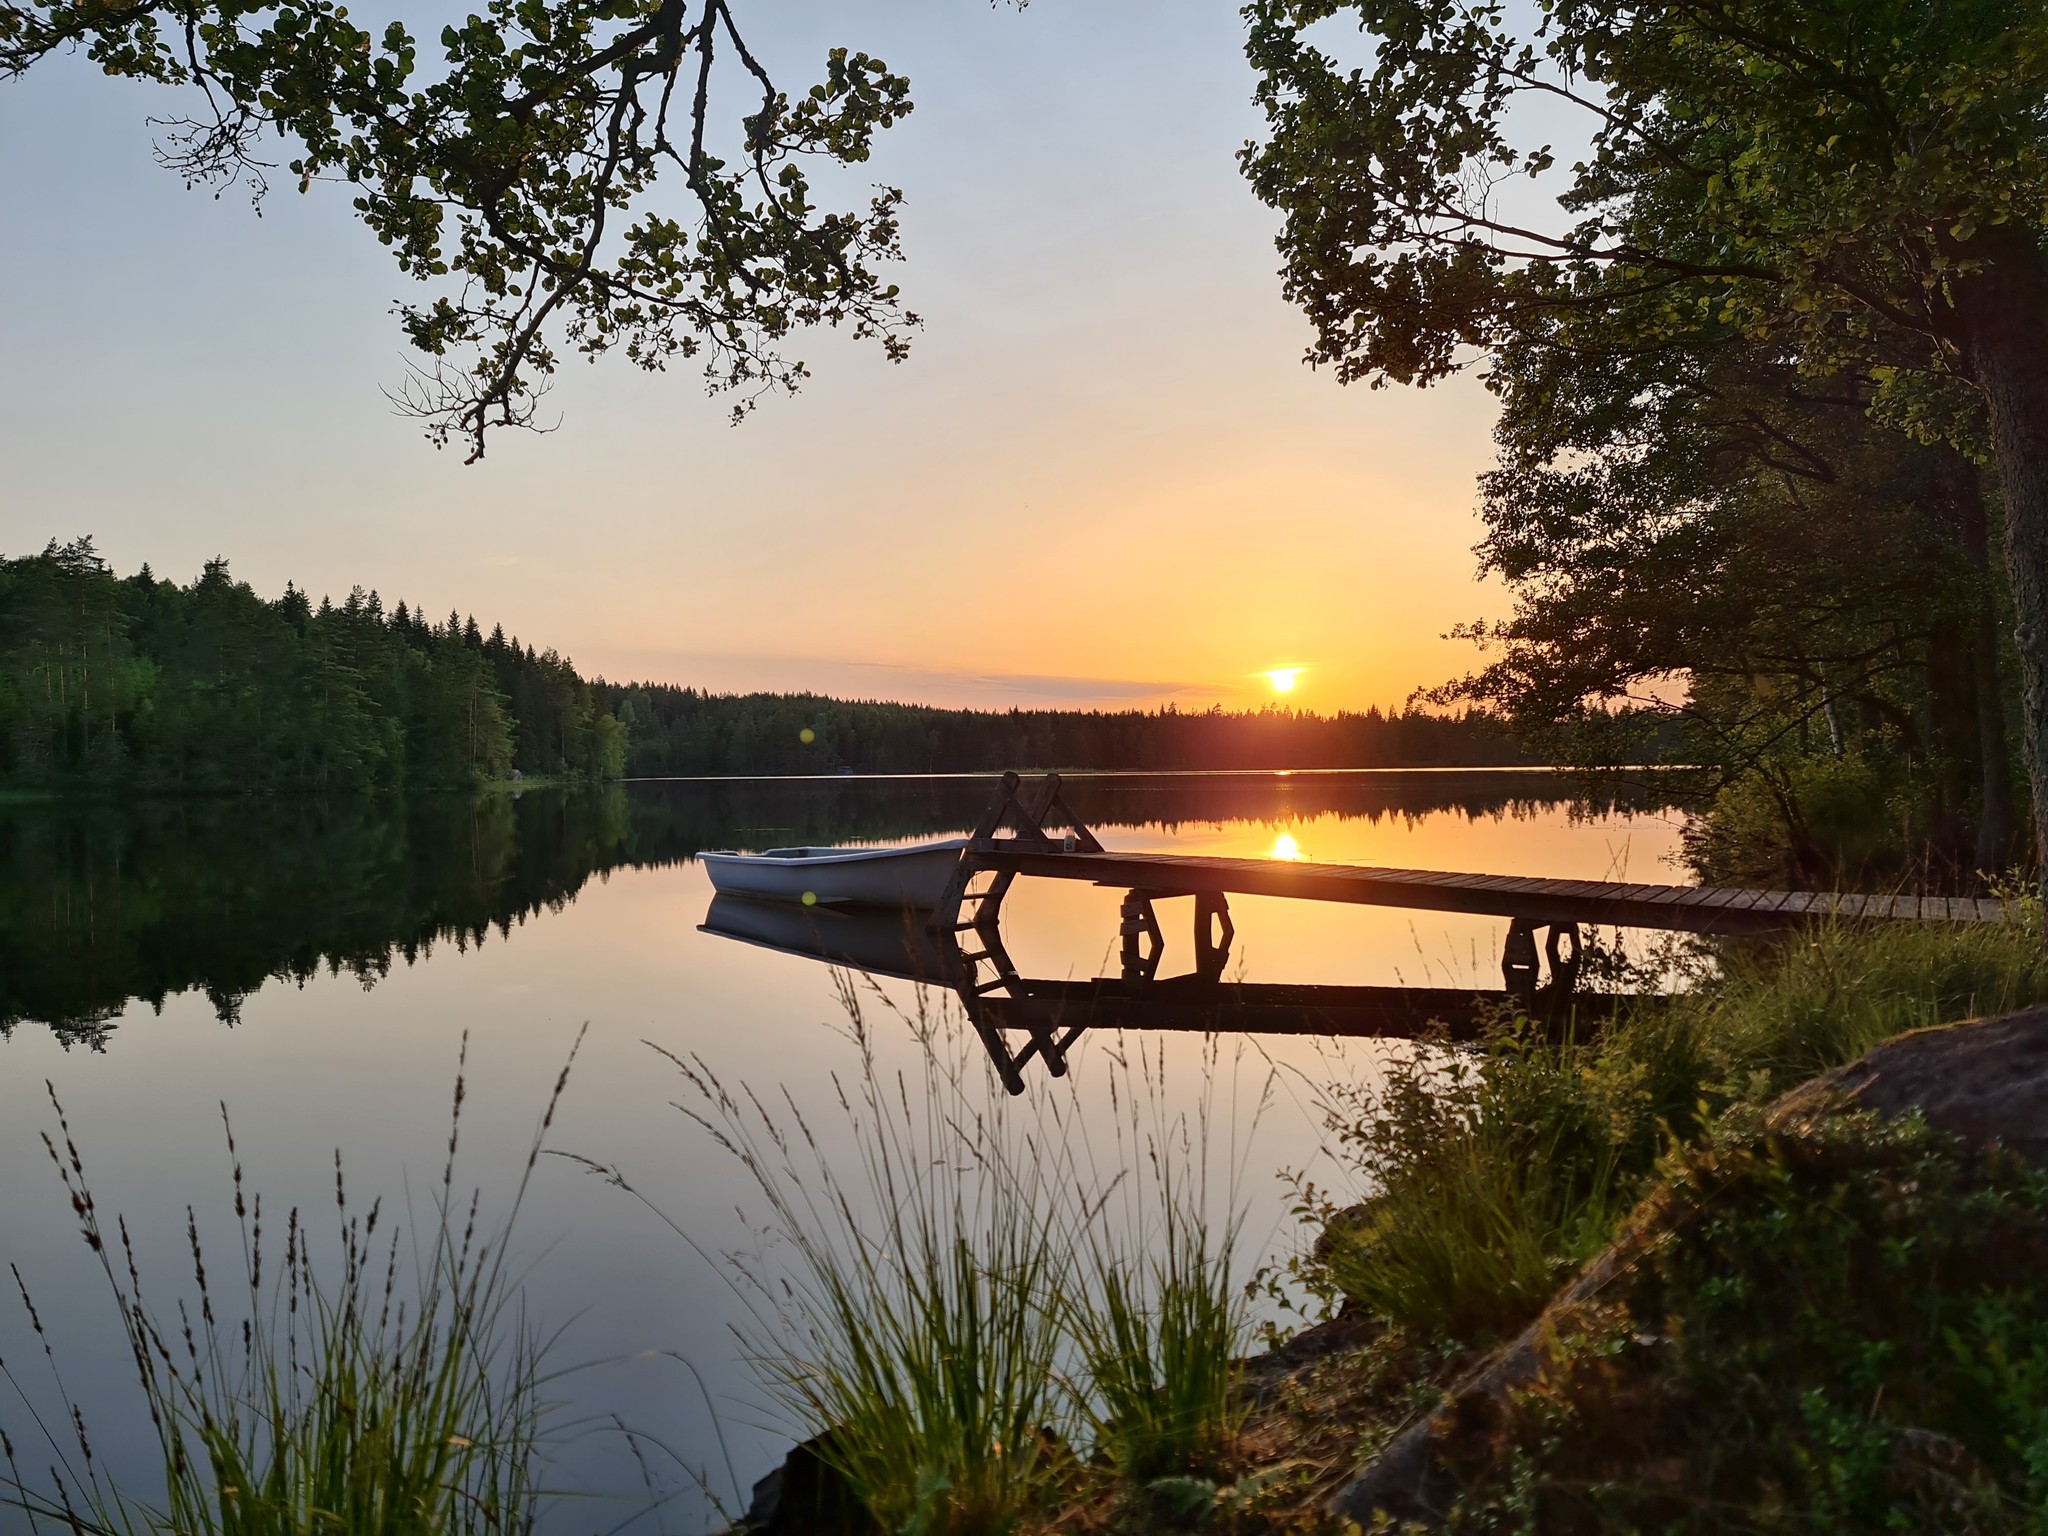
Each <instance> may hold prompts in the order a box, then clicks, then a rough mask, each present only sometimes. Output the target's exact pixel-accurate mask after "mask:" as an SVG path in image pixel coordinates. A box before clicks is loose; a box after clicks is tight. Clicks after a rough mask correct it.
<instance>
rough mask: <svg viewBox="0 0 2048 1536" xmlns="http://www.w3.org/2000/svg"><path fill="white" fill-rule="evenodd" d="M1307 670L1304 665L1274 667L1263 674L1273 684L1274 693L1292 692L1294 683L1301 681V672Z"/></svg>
mask: <svg viewBox="0 0 2048 1536" xmlns="http://www.w3.org/2000/svg"><path fill="white" fill-rule="evenodd" d="M1307 670H1308V668H1306V667H1275V668H1274V669H1273V670H1272V671H1270V672H1268V673H1266V674H1265V676H1266V681H1267V682H1269V683H1271V684H1272V685H1273V691H1274V692H1275V693H1292V692H1294V685H1295V684H1296V683H1298V682H1300V681H1301V674H1302V673H1304V672H1306V671H1307Z"/></svg>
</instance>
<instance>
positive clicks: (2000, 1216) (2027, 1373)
mask: <svg viewBox="0 0 2048 1536" xmlns="http://www.w3.org/2000/svg"><path fill="white" fill-rule="evenodd" d="M1670 1174H1671V1177H1670V1184H1669V1190H1668V1203H1667V1204H1666V1205H1665V1207H1664V1209H1665V1214H1664V1216H1663V1217H1662V1218H1661V1224H1662V1225H1663V1226H1665V1227H1668V1228H1670V1229H1673V1230H1675V1231H1676V1232H1677V1233H1678V1237H1679V1240H1677V1241H1672V1242H1661V1243H1655V1244H1652V1245H1650V1246H1649V1247H1648V1248H1647V1249H1646V1251H1645V1254H1644V1256H1643V1257H1642V1258H1641V1259H1639V1260H1638V1261H1637V1262H1636V1263H1635V1264H1634V1265H1632V1266H1631V1267H1629V1268H1628V1269H1626V1270H1624V1271H1623V1272H1622V1273H1621V1274H1619V1275H1618V1276H1617V1277H1616V1280H1615V1281H1614V1283H1613V1284H1612V1285H1611V1286H1609V1287H1608V1288H1606V1289H1604V1290H1603V1292H1602V1295H1601V1297H1600V1300H1599V1302H1598V1303H1597V1305H1595V1306H1593V1307H1590V1308H1588V1309H1586V1310H1584V1311H1582V1312H1581V1313H1579V1314H1578V1315H1576V1316H1569V1317H1561V1318H1560V1319H1559V1321H1558V1330H1559V1337H1558V1342H1557V1344H1556V1346H1555V1347H1554V1349H1553V1351H1552V1357H1551V1363H1550V1365H1549V1367H1548V1368H1547V1369H1546V1371H1545V1373H1544V1376H1543V1378H1542V1379H1541V1380H1540V1381H1538V1382H1537V1383H1534V1384H1532V1385H1531V1386H1530V1387H1529V1388H1527V1389H1526V1390H1523V1391H1521V1392H1518V1393H1516V1394H1513V1395H1512V1396H1511V1397H1510V1400H1509V1403H1508V1405H1507V1407H1506V1409H1505V1411H1504V1415H1503V1416H1502V1418H1501V1420H1500V1422H1497V1423H1494V1424H1490V1425H1487V1426H1485V1427H1484V1429H1483V1430H1481V1431H1480V1432H1478V1433H1477V1434H1467V1435H1464V1436H1461V1437H1459V1438H1458V1439H1457V1440H1456V1441H1455V1443H1454V1444H1453V1446H1452V1455H1453V1462H1454V1471H1455V1472H1456V1474H1457V1476H1458V1478H1459V1481H1460V1482H1461V1484H1462V1485H1463V1487H1464V1489H1465V1493H1464V1495H1463V1498H1462V1499H1461V1501H1460V1505H1459V1508H1458V1511H1457V1514H1456V1516H1455V1518H1454V1519H1453V1521H1452V1527H1453V1529H1457V1530H1470V1531H1494V1530H1518V1531H1519V1530H1530V1529H1541V1530H1573V1531H1585V1532H1589V1533H1597V1532H1614V1533H1621V1532H1634V1531H1641V1530H1658V1531H1666V1532H1672V1533H1687V1532H1699V1533H1702V1536H1704V1533H1707V1532H1715V1533H1719V1532H1725V1531H1729V1530H1746V1531H1759V1532H1777V1531H1783V1532H1793V1531H1813V1530H1827V1531H1845V1532H1864V1531H1867V1532H1879V1531H1903V1530H1937V1529H1938V1530H1947V1531H1956V1532H1965V1531H1968V1532H1981V1533H1985V1536H1990V1533H2012V1536H2019V1533H2022V1532H2039V1531H2041V1530H2042V1529H2044V1524H2043V1511H2044V1510H2048V1290H2044V1288H2043V1287H2042V1285H2041V1276H2042V1274H2043V1272H2044V1267H2048V1176H2044V1175H2043V1174H2041V1173H2038V1172H2035V1171H2033V1170H2030V1169H2028V1168H2026V1167H2024V1166H2023V1165H2021V1164H2020V1163H2019V1162H2018V1161H2017V1160H2016V1159H2013V1158H2011V1157H2010V1156H2007V1155H2004V1154H1991V1155H1964V1154H1962V1153H1961V1151H1960V1149H1959V1148H1958V1146H1957V1145H1956V1144H1955V1143H1954V1142H1952V1141H1951V1140H1949V1139H1948V1138H1946V1137H1942V1136H1938V1135H1936V1134H1934V1133H1932V1132H1930V1131H1929V1130H1928V1129H1927V1128H1926V1127H1925V1126H1924V1125H1923V1124H1921V1123H1919V1122H1917V1121H1906V1122H1900V1123H1895V1124H1892V1125H1886V1126H1880V1125H1877V1124H1875V1123H1873V1121H1872V1120H1871V1118H1870V1117H1868V1116H1861V1117H1834V1118H1830V1119H1825V1120H1822V1121H1820V1122H1819V1123H1818V1124H1816V1125H1813V1126H1809V1127H1806V1128H1803V1129H1802V1130H1801V1131H1800V1132H1799V1133H1798V1134H1794V1135H1776V1134H1764V1133H1762V1132H1761V1131H1758V1130H1756V1129H1754V1128H1750V1129H1744V1130H1740V1131H1735V1132H1731V1133H1728V1134H1723V1135H1721V1136H1719V1137H1717V1138H1715V1139H1714V1140H1713V1141H1712V1143H1711V1144H1709V1145H1706V1146H1703V1147H1701V1148H1698V1149H1696V1150H1694V1151H1692V1152H1690V1153H1688V1154H1686V1155H1685V1156H1684V1157H1682V1158H1681V1159H1679V1160H1677V1161H1676V1162H1675V1163H1674V1164H1673V1166H1672V1168H1671V1170H1670ZM1468 1428H1470V1426H1468Z"/></svg>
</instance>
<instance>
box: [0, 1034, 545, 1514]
mask: <svg viewBox="0 0 2048 1536" xmlns="http://www.w3.org/2000/svg"><path fill="white" fill-rule="evenodd" d="M579 1044H580V1037H579ZM466 1054H467V1040H466V1039H465V1041H464V1055H465V1057H466ZM574 1057H575V1052H574V1050H572V1051H571V1053H570V1063H569V1064H565V1065H564V1067H563V1069H562V1072H561V1074H560V1076H559V1077H558V1078H557V1080H556V1083H555V1086H554V1090H553V1092H552V1094H551V1095H550V1097H549V1099H548V1102H547V1106H546V1109H545V1111H544V1112H543V1114H542V1116H541V1119H540V1122H539V1125H538V1127H537V1129H536V1131H535V1134H534V1139H533V1145H532V1147H531V1149H530V1150H529V1153H528V1156H527V1160H526V1165H525V1169H524V1171H523V1173H522V1175H521V1178H520V1182H519V1185H518V1191H517V1193H516V1195H515V1197H514V1199H513V1201H512V1205H511V1209H510V1211H509V1212H508V1214H507V1216H506V1217H505V1219H504V1222H503V1223H502V1224H501V1225H500V1226H499V1227H498V1228H497V1229H496V1230H495V1232H492V1233H488V1234H487V1233H484V1232H482V1231H480V1230H479V1227H478V1213H479V1205H480V1201H479V1198H478V1197H477V1196H476V1195H474V1194H472V1195H471V1196H470V1197H469V1198H468V1199H467V1200H466V1201H465V1200H463V1199H462V1198H460V1197H459V1195H458V1193H457V1191H456V1188H455V1184H454V1173H455V1159H456V1151H457V1147H458V1145H459V1140H460V1128H461V1113H462V1104H463V1098H464V1093H465V1086H464V1077H463V1075H462V1069H461V1068H460V1067H458V1071H457V1077H456V1084H455V1093H454V1105H453V1110H452V1113H451V1121H450V1128H449V1138H448V1157H447V1163H446V1165H445V1167H444V1170H443V1174H442V1179H441V1183H440V1185H439V1187H438V1189H437V1190H436V1192H435V1195H434V1201H433V1210H432V1212H431V1215H430V1219H428V1220H427V1221H426V1222H425V1223H424V1224H423V1225H424V1235H423V1236H416V1237H414V1238H412V1239H411V1240H408V1239H407V1237H406V1235H405V1234H404V1233H403V1232H401V1231H400V1230H398V1224H397V1223H395V1222H391V1221H388V1220H387V1219H386V1213H385V1209H384V1206H383V1204H382V1202H381V1201H378V1202H373V1203H372V1204H371V1205H370V1206H369V1207H368V1208H367V1209H357V1208H354V1207H352V1206H351V1204H350V1201H349V1196H348V1190H347V1184H346V1180H345V1178H344V1175H343V1168H342V1162H341V1158H340V1155H339V1154H338V1153H337V1154H336V1158H335V1182H334V1199H335V1217H334V1220H335V1223H336V1244H337V1247H338V1256H339V1262H338V1268H334V1267H333V1266H332V1261H330V1260H322V1259H318V1258H316V1256H315V1248H316V1246H319V1245H317V1244H316V1241H315V1239H314V1235H313V1233H312V1231H311V1229H310V1223H309V1222H308V1221H307V1220H306V1219H304V1218H303V1217H302V1216H301V1213H300V1212H299V1210H298V1209H297V1208H296V1207H295V1208H293V1209H292V1210H291V1211H290V1212H289V1213H288V1214H287V1216H286V1218H285V1221H284V1232H283V1241H282V1244H281V1246H280V1245H279V1244H278V1242H277V1238H276V1234H275V1233H274V1232H273V1233H271V1234H268V1235H266V1233H265V1230H264V1213H263V1201H262V1197H261V1195H260V1194H258V1193H254V1192H252V1191H250V1190H248V1189H247V1188H246V1187H245V1181H244V1177H243V1171H242V1164H241V1158H240V1154H239V1151H238V1149H237V1147H236V1144H235V1139H234V1130H233V1126H232V1124H231V1122H229V1120H228V1115H227V1110H226V1107H225V1106H223V1107H222V1111H221V1113H222V1123H223V1127H224V1129H225V1131H226V1136H227V1149H228V1156H229V1164H230V1169H231V1174H230V1181H231V1187H232V1197H233V1209H234V1218H235V1223H236V1229H237V1232H238V1234H239V1238H240V1242H239V1253H238V1254H237V1255H236V1258H237V1260H238V1263H237V1265H236V1268H237V1270H238V1276H237V1278H238V1281H239V1285H238V1286H237V1289H238V1290H239V1291H241V1293H242V1294H243V1296H244V1298H245V1300H246V1306H245V1307H238V1308H236V1309H235V1312H234V1313H232V1314H231V1313H230V1312H229V1311H228V1309H227V1306H226V1303H227V1297H226V1296H223V1295H219V1294H217V1291H216V1287H215V1283H214V1280H213V1278H212V1274H211V1272H210V1270H209V1257H210V1256H209V1254H208V1251H207V1250H206V1248H205V1246H204V1245H203V1243H202V1241H201V1237H200V1225H199V1220H198V1217H197V1215H196V1213H195V1212H194V1211H193V1210H191V1208H189V1207H188V1209H187V1212H186V1241H187V1247H188V1250H189V1258H190V1264H191V1290H190V1294H189V1296H188V1297H185V1298H181V1299H180V1300H179V1302H178V1303H177V1304H176V1306H175V1308H174V1309H173V1310H172V1312H171V1313H164V1312H162V1311H160V1310H158V1309H157V1308H155V1307H154V1306H153V1305H152V1304H151V1303H150V1302H149V1301H148V1300H147V1299H146V1297H145V1287H144V1283H143V1278H142V1267H141V1264H140V1262H139V1259H138V1256H137V1253H136V1248H135V1244H134V1242H133V1241H132V1239H131V1237H130V1234H129V1231H128V1225H127V1222H126V1220H125V1218H122V1217H119V1216H117V1217H116V1218H115V1219H114V1222H113V1230H112V1231H111V1232H109V1231H108V1230H107V1228H106V1226H105V1224H104V1222H103V1220H102V1218H101V1215H100V1211H99V1206H98V1203H97V1201H96V1200H95V1198H94V1195H93V1193H92V1187H91V1183H90V1181H89V1180H88V1178H87V1176H86V1169H85V1162H84V1159H83V1157H82V1155H81V1154H80V1152H79V1149H78V1146H77V1143H76V1141H75V1139H74V1137H73V1135H72V1132H71V1128H70V1125H69V1123H68V1121H67V1119H66V1117H65V1114H64V1111H63V1108H62V1106H61V1104H58V1103H57V1100H56V1094H55V1091H54V1089H53V1090H52V1092H51V1102H52V1105H53V1107H54V1108H55V1113H56V1122H57V1132H56V1135H55V1136H51V1135H49V1134H47V1133H46V1135H45V1137H44V1141H45V1144H46V1146H47V1147H48V1148H49V1152H50V1156H51V1158H52V1160H53V1162H54V1163H55V1164H56V1167H57V1172H58V1174H59V1176H60V1177H61V1179H62V1180H63V1183H64V1186H65V1188H66V1191H67V1193H68V1194H69V1195H70V1198H71V1203H72V1208H73V1210H74V1211H75V1212H76V1213H77V1216H78V1220H79V1226H80V1231H81V1235H82V1236H83V1237H84V1239H85V1241H86V1243H87V1245H88V1246H89V1247H90V1248H91V1250H92V1252H93V1254H94V1255H95V1257H96V1258H97V1260H98V1262H99V1266H100V1268H101V1270H102V1272H103V1274H104V1275H105V1278H106V1282H107V1285H108V1287H109V1289H110V1292H111V1295H112V1299H113V1301H114V1303H115V1305H116V1308H117V1310H118V1311H119V1313H120V1315H121V1320H122V1326H123V1328H124V1330H125V1331H126V1336H127V1342H128V1345H129V1350H130V1353H131V1355H132V1358H133V1361H134V1367H135V1372H136V1378H137V1381H138V1382H139V1384H140V1386H141V1389H142V1394H143V1398H144V1400H145V1402H146V1404H147V1406H148V1411H149V1415H150V1420H151V1423H152V1425H153V1426H154V1429H155V1437H156V1441H157V1445H158V1449H159V1451H160V1453H161V1461H162V1491H161V1493H160V1494H159V1495H154V1496H151V1497H147V1498H145V1497H141V1496H139V1495H137V1494H136V1493H135V1492H134V1491H133V1490H131V1489H127V1488H122V1487H119V1486H117V1485H116V1484H115V1483H114V1482H113V1481H112V1480H111V1479H110V1477H109V1475H108V1473H107V1471H106V1469H105V1468H104V1466H103V1465H102V1463H101V1462H100V1461H99V1460H98V1459H97V1458H96V1457H95V1455H94V1451H93V1447H92V1442H91V1438H90V1436H89V1435H88V1433H87V1429H86V1421H85V1418H84V1416H83V1414H82V1412H81V1411H80V1410H79V1409H78V1407H77V1406H76V1405H75V1403H74V1402H73V1401H72V1399H71V1398H70V1395H69V1394H68V1393H67V1392H66V1391H65V1390H64V1383H63V1378H62V1374H61V1372H60V1370H59V1367H58V1360H57V1354H56V1350H55V1349H54V1347H53V1345H52V1341H51V1340H50V1338H49V1337H48V1335H47V1334H46V1333H45V1331H44V1327H43V1323H42V1320H41V1317H40V1316H39V1315H38V1314H37V1312H36V1310H35V1307H34V1303H33V1301H32V1299H31V1297H30V1295H29V1292H28V1289H27V1287H26V1286H25V1285H24V1284H23V1283H22V1281H21V1276H20V1274H19V1271H16V1273H15V1281H16V1284H17V1287H18V1288H19V1289H20V1293H21V1299H22V1301H23V1304H24V1305H25V1306H27V1307H28V1309H29V1316H30V1319H31V1322H32V1324H33V1326H34V1330H35V1333H36V1336H37V1338H38V1339H39V1341H40V1342H41V1343H42V1346H43V1353H44V1357H45V1363H46V1365H47V1368H48V1371H49V1373H50V1375H51V1378H52V1383H53V1385H54V1387H55V1389H56V1391H57V1393H58V1396H59V1399H60V1400H61V1401H62V1402H64V1404H65V1414H64V1417H63V1419H62V1421H61V1423H60V1422H53V1419H52V1417H51V1416H50V1415H48V1414H44V1413H41V1412H38V1411H37V1410H36V1409H35V1407H34V1396H35V1395H34V1394H32V1393H31V1392H30V1391H29V1390H28V1389H27V1387H26V1385H25V1384H24V1383H23V1382H21V1381H20V1380H19V1379H17V1378H16V1377H15V1376H14V1375H13V1374H12V1372H11V1371H8V1370H7V1368H6V1367H4V1366H0V1375H4V1377H5V1380H6V1381H7V1383H8V1384H9V1385H10V1386H11V1387H12V1388H13V1390H14V1392H15V1395H16V1398H17V1400H18V1402H19V1403H20V1404H21V1405H22V1407H23V1408H24V1410H25V1411H26V1412H27V1414H28V1419H29V1423H30V1425H31V1427H32V1432H33V1435H34V1437H35V1439H36V1440H38V1441H39V1442H40V1446H39V1447H38V1448H37V1450H38V1451H39V1452H40V1453H42V1454H43V1455H46V1456H47V1459H48V1463H49V1472H48V1475H47V1476H46V1477H45V1478H44V1479H42V1480H40V1481H39V1482H38V1483H36V1484H34V1485H31V1484H30V1483H29V1482H27V1481H26V1480H25V1479H24V1478H23V1476H22V1473H21V1468H20V1466H19V1464H18V1455H17V1453H18V1451H19V1449H20V1448H18V1447H16V1446H15V1445H14V1444H13V1442H12V1441H11V1440H10V1441H8V1442H7V1443H6V1446H5V1451H6V1459H7V1461H8V1476H7V1479H6V1482H5V1490H6V1494H7V1496H8V1497H7V1502H8V1503H9V1504H11V1506H12V1507H14V1508H15V1509H17V1510H19V1511H21V1512H22V1513H23V1514H24V1515H25V1517H26V1518H27V1520H28V1521H29V1523H30V1526H31V1528H33V1529H42V1528H43V1527H44V1525H45V1523H47V1524H49V1525H50V1526H52V1527H54V1528H55V1529H57V1530H60V1531H64V1532H69V1533H73V1536H84V1533H92V1536H140V1533H144V1532H148V1533H152V1536H167V1533H168V1536H508V1533H528V1532H531V1531H532V1530H533V1528H534V1524H535V1521H536V1519H537V1516H538V1513H539V1510H540V1508H541V1504H542V1490H541V1488H540V1485H539V1482H538V1479H537V1472H538V1464H539V1459H540V1454H541V1450H542V1435H543V1429H544V1424H545V1420H546V1417H547V1411H546V1406H545V1404H544V1402H543V1400H542V1392H543V1390H544V1385H545V1382H546V1379H547V1378H546V1376H545V1374H544V1370H543V1357H544V1355H545V1353H546V1351H547V1347H548V1345H549V1343H550V1342H551V1341H550V1340H548V1339H547V1338H545V1337H543V1336H542V1335H540V1334H539V1333H538V1332H537V1331H536V1330H535V1329H534V1328H533V1327H532V1326H531V1325H530V1324H529V1322H528V1320H527V1318H526V1317H525V1315H524V1313H523V1311H522V1310H521V1309H520V1307H519V1305H518V1298H517V1286H516V1275H515V1273H514V1272H513V1271H512V1270H511V1269H510V1268H509V1267H508V1261H507V1243H508V1239H509V1236H510V1232H511V1226H512V1223H513V1221H514V1220H515V1219H516V1217H517V1214H518V1208H519V1205H520V1203H521V1202H522V1200H523V1198H524V1196H525V1193H526V1190H527V1186H528V1183H529V1181H530V1180H531V1177H532V1174H533V1169H534V1166H535V1163H536V1161H537V1160H538V1157H539V1154H540V1150H541V1147H542V1144H543V1142H544V1140H545V1138H546V1136H547V1133H548V1130H549V1128H550V1126H551V1125H552V1124H553V1120H554V1115H555V1110H556V1108H557V1106H558V1105H559V1103H560V1100H561V1095H562V1092H563V1090H564V1089H565V1088H566V1086H567V1082H568V1077H569V1066H570V1064H573V1061H574ZM217 1302H219V1303H220V1305H219V1306H217V1305H216V1303H217ZM30 1454H32V1455H33V1454H36V1452H31V1453H30ZM39 1459H40V1457H39Z"/></svg>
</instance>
